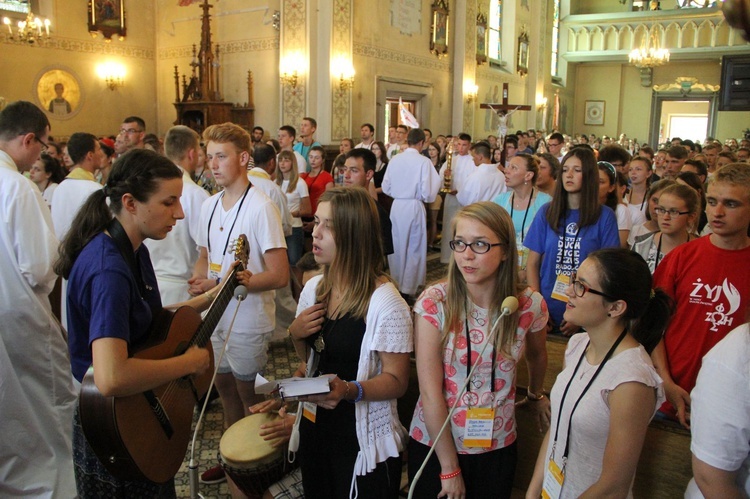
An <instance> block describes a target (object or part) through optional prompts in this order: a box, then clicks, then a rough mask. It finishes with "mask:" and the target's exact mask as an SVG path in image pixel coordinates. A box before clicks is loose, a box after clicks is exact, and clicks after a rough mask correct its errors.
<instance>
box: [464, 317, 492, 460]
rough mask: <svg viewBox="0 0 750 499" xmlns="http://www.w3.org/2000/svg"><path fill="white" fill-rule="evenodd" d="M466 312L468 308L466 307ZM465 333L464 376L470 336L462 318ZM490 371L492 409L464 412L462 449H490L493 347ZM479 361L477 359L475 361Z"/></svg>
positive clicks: (466, 319) (472, 408)
mask: <svg viewBox="0 0 750 499" xmlns="http://www.w3.org/2000/svg"><path fill="white" fill-rule="evenodd" d="M466 309H467V312H468V306H467V307H466ZM464 324H465V326H464V327H465V332H466V358H467V361H466V376H468V375H469V372H470V371H471V358H472V357H471V335H470V334H469V320H468V318H464ZM489 340H490V338H489V333H488V334H487V341H489ZM491 359H492V361H491V364H490V369H491V371H492V375H491V377H490V394H492V397H490V400H491V404H493V407H469V408H468V409H467V410H466V424H465V426H464V447H467V448H483V449H488V448H490V447H492V435H493V432H494V423H495V408H494V403H495V402H494V401H495V397H494V391H495V351H494V347H493V350H492V355H491ZM477 361H479V359H477ZM467 393H471V381H470V382H469V387H468V392H467Z"/></svg>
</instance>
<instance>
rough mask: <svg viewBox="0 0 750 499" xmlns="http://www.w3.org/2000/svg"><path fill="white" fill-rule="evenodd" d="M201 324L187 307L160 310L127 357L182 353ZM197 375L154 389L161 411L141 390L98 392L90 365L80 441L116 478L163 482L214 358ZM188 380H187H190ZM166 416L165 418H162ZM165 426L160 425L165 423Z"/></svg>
mask: <svg viewBox="0 0 750 499" xmlns="http://www.w3.org/2000/svg"><path fill="white" fill-rule="evenodd" d="M200 326H201V316H200V314H198V312H196V311H195V310H194V309H192V308H190V307H181V308H179V309H178V310H177V311H175V312H170V311H167V310H162V311H161V313H160V314H159V315H157V317H155V319H154V323H153V325H152V328H151V329H152V335H151V336H150V337H149V340H148V343H147V344H144V345H142V346H141V347H140V348H139V349H138V350H137V351H136V352H134V353H133V357H136V358H140V359H152V360H160V359H167V358H170V357H174V356H176V355H180V354H182V353H183V352H184V351H185V350H187V348H188V347H189V345H190V342H191V340H192V339H193V338H194V335H195V333H196V331H197V330H198V328H199V327H200ZM205 348H208V350H209V357H210V359H211V365H210V368H209V369H207V370H206V371H205V372H204V373H203V374H202V375H200V376H194V377H190V378H183V379H179V380H176V381H173V382H171V383H167V384H166V385H163V386H160V387H158V388H155V389H153V390H151V391H150V392H147V393H152V394H153V395H154V396H155V400H157V401H158V405H159V406H160V407H159V410H163V417H162V419H161V421H160V418H159V416H158V415H157V414H158V413H159V410H154V408H153V406H152V403H153V402H154V399H152V400H151V403H150V402H149V400H148V398H147V396H146V395H144V394H143V393H139V394H136V395H131V396H128V397H104V396H102V395H101V394H100V393H99V390H98V389H97V387H96V384H95V383H94V372H93V369H89V370H88V372H87V373H86V376H85V377H84V379H83V383H82V386H81V396H80V399H79V413H80V417H81V425H82V427H83V431H84V434H85V435H86V440H87V441H88V443H89V445H91V448H92V449H93V450H94V452H95V453H96V455H97V457H99V460H100V461H101V462H102V464H103V465H104V466H105V467H106V468H107V470H108V471H109V472H110V473H111V474H112V475H113V476H114V477H116V478H118V479H121V480H137V481H144V480H148V481H152V482H156V483H164V482H166V481H168V480H170V479H172V478H174V476H175V475H176V474H177V471H178V470H179V469H180V466H181V465H182V462H183V461H184V459H185V452H186V450H187V445H188V442H189V441H190V435H191V432H190V430H191V426H192V422H193V409H194V408H195V405H196V404H197V402H198V400H200V398H201V397H203V396H204V395H205V393H206V391H207V390H208V386H209V383H210V381H211V376H212V375H213V370H214V362H213V353H212V352H211V343H210V341H209V342H207V343H206V345H205ZM191 381H192V383H191ZM165 421H166V423H165ZM165 425H166V426H165Z"/></svg>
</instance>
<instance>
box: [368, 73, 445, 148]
mask: <svg viewBox="0 0 750 499" xmlns="http://www.w3.org/2000/svg"><path fill="white" fill-rule="evenodd" d="M432 90H433V89H432V84H431V83H427V82H417V81H410V80H402V79H397V78H390V77H387V76H379V77H378V79H377V92H376V95H377V97H376V107H377V123H378V124H377V128H376V129H377V130H380V131H379V132H377V135H379V137H378V140H383V142H388V127H389V126H396V125H398V124H399V123H401V116H400V113H399V112H398V99H399V97H400V98H401V100H402V102H403V103H404V104H405V105H406V107H407V109H408V110H409V111H410V112H411V114H413V115H414V117H415V118H417V121H419V124H420V127H422V128H424V127H428V128H429V123H430V108H431V107H432ZM381 137H382V139H381Z"/></svg>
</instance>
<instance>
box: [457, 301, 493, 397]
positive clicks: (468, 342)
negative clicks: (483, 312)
mask: <svg viewBox="0 0 750 499" xmlns="http://www.w3.org/2000/svg"><path fill="white" fill-rule="evenodd" d="M468 312H469V311H468V309H467V311H466V315H465V316H464V323H465V325H466V329H465V333H466V377H467V378H468V377H469V373H470V372H471V338H470V336H469V317H468V315H469V314H468ZM488 324H489V322H488ZM491 332H492V331H487V341H490V333H491ZM490 361H491V363H490V370H491V371H492V374H491V375H490V394H492V395H493V396H494V394H495V347H494V345H493V347H492V353H491V354H490ZM466 391H468V392H471V380H469V384H468V385H466Z"/></svg>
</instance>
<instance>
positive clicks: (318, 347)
mask: <svg viewBox="0 0 750 499" xmlns="http://www.w3.org/2000/svg"><path fill="white" fill-rule="evenodd" d="M314 346H315V351H316V352H318V353H321V352H322V351H323V350H325V348H326V342H325V341H324V340H323V335H320V336H318V337H317V338H316V339H315V343H314Z"/></svg>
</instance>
